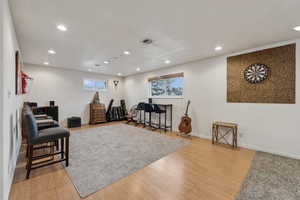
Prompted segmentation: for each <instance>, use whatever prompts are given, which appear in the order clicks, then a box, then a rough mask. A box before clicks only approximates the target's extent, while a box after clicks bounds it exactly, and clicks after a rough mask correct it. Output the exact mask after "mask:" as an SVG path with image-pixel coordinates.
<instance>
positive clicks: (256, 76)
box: [244, 63, 270, 84]
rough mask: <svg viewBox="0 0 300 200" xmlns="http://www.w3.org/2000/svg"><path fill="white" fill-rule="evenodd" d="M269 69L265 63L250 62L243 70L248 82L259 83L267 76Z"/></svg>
mask: <svg viewBox="0 0 300 200" xmlns="http://www.w3.org/2000/svg"><path fill="white" fill-rule="evenodd" d="M269 73H270V69H269V67H268V66H267V65H265V64H258V63H256V64H252V65H250V66H249V67H247V68H246V69H245V71H244V77H245V79H246V81H248V82H249V83H254V84H255V83H260V82H262V81H264V80H266V79H267V78H268V75H269Z"/></svg>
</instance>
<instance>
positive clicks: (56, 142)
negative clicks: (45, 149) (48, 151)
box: [54, 140, 58, 151]
mask: <svg viewBox="0 0 300 200" xmlns="http://www.w3.org/2000/svg"><path fill="white" fill-rule="evenodd" d="M54 143H55V148H56V151H58V140H56V141H55V142H54Z"/></svg>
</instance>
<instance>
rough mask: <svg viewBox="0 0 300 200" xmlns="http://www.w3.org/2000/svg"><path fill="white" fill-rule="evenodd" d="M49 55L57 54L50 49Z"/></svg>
mask: <svg viewBox="0 0 300 200" xmlns="http://www.w3.org/2000/svg"><path fill="white" fill-rule="evenodd" d="M48 53H50V54H56V52H55V51H54V50H53V49H49V50H48Z"/></svg>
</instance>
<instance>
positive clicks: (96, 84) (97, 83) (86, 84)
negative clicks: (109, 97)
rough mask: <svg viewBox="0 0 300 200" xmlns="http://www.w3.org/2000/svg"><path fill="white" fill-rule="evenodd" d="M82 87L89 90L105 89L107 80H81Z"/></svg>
mask: <svg viewBox="0 0 300 200" xmlns="http://www.w3.org/2000/svg"><path fill="white" fill-rule="evenodd" d="M83 88H84V89H85V90H90V91H106V90H107V80H91V79H84V80H83Z"/></svg>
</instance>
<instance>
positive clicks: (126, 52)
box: [123, 51, 131, 55]
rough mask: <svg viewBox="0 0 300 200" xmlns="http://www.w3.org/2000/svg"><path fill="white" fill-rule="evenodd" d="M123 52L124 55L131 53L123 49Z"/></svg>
mask: <svg viewBox="0 0 300 200" xmlns="http://www.w3.org/2000/svg"><path fill="white" fill-rule="evenodd" d="M123 53H124V55H130V54H131V52H130V51H124V52H123Z"/></svg>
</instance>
